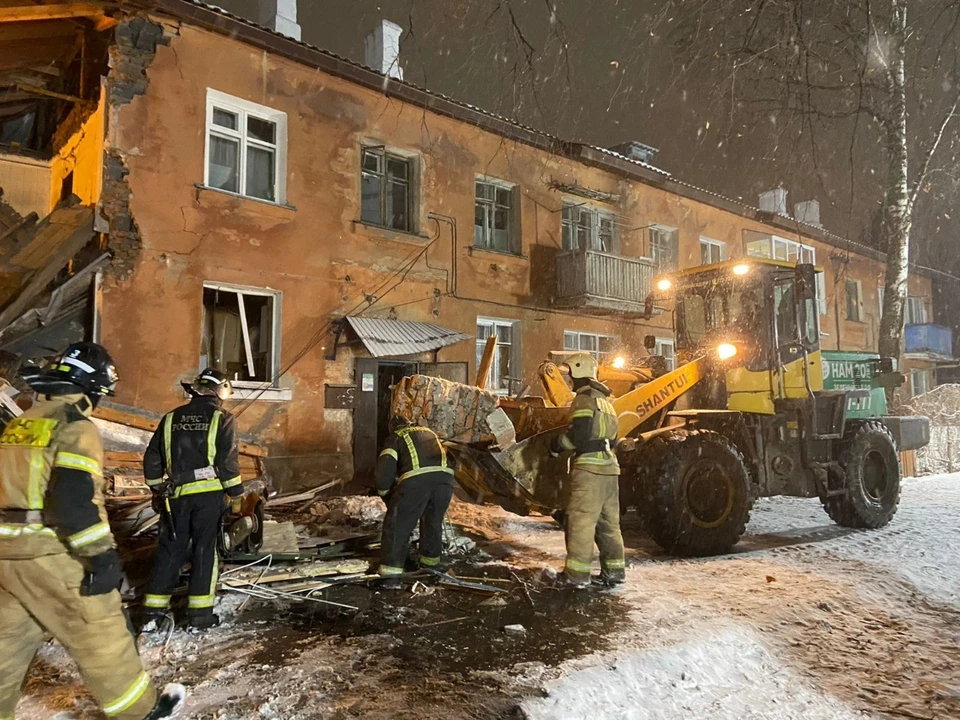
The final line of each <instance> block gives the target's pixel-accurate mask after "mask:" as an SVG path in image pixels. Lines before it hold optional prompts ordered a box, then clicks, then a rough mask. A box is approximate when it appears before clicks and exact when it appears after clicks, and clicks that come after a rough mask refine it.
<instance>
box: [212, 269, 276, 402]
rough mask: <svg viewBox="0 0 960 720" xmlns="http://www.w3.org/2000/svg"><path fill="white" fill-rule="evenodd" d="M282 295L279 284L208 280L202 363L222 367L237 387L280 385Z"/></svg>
mask: <svg viewBox="0 0 960 720" xmlns="http://www.w3.org/2000/svg"><path fill="white" fill-rule="evenodd" d="M280 297H281V296H280V293H279V292H276V291H273V290H267V289H260V288H247V287H238V286H233V285H221V284H218V283H204V286H203V318H202V321H201V327H202V328H203V335H202V338H201V342H200V367H201V368H205V367H214V368H217V369H218V370H221V371H222V372H224V373H226V375H227V377H229V378H230V380H231V381H233V384H234V386H235V387H237V388H241V389H242V388H245V387H246V388H256V389H262V388H263V387H264V386H265V384H266V386H267V387H273V388H278V385H277V383H278V378H277V374H278V371H279V367H280ZM254 394H255V393H254ZM268 399H269V398H268ZM274 399H277V398H274Z"/></svg>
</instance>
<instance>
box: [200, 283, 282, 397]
mask: <svg viewBox="0 0 960 720" xmlns="http://www.w3.org/2000/svg"><path fill="white" fill-rule="evenodd" d="M203 289H204V290H219V291H220V292H232V293H236V294H237V296H238V303H237V304H238V305H239V306H240V311H241V312H240V322H241V329H242V332H243V342H244V348H245V350H246V354H247V361H248V362H249V363H251V364H252V362H253V359H252V358H253V352H252V348H251V347H250V337H249V334H248V331H247V324H246V315H245V314H244V313H243V296H244V295H255V296H259V297H268V298H271V299H272V300H273V304H272V313H271V316H272V317H271V337H270V345H271V352H270V367H269V373H270V374H271V375H272V376H273V377H270V378H264V380H263V381H256V380H231V384H232V385H233V389H234V395H233V399H234V400H247V399H256V400H267V401H269V400H274V401H276V400H290V399H292V397H293V392H292V390H291V389H290V388H284V387H281V386H280V378H279V377H277V374H278V372H279V369H280V357H281V355H280V342H281V338H282V333H281V327H280V323H281V319H282V318H283V292H281V291H280V290H273V289H271V288H260V287H251V286H248V285H233V284H231V283H221V282H216V281H205V282H204V283H203ZM200 302H201V312H202V303H203V295H202V294H201V299H200ZM200 333H201V338H200V346H201V347H203V329H202V328H201V330H200ZM199 358H200V369H201V370H202V369H203V368H204V367H206V366H207V365H206V361H205V360H204V358H203V355H200V356H199Z"/></svg>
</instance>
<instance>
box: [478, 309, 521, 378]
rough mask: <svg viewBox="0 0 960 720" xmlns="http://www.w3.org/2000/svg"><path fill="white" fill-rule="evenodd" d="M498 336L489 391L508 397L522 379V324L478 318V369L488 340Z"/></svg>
mask: <svg viewBox="0 0 960 720" xmlns="http://www.w3.org/2000/svg"><path fill="white" fill-rule="evenodd" d="M491 335H496V336H497V352H496V354H495V355H494V356H493V365H492V366H491V368H490V376H489V377H488V378H487V390H489V391H490V392H495V393H499V394H501V395H508V394H509V393H510V392H511V391H512V390H513V388H514V386H515V385H519V384H520V382H521V380H522V378H521V375H522V371H521V368H520V323H518V322H514V321H513V320H498V319H494V318H477V367H478V368H479V367H480V362H481V360H482V359H483V351H484V349H485V348H486V346H487V338H488V337H490V336H491Z"/></svg>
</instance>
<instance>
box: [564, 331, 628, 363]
mask: <svg viewBox="0 0 960 720" xmlns="http://www.w3.org/2000/svg"><path fill="white" fill-rule="evenodd" d="M619 343H620V338H618V337H617V336H616V335H603V334H600V333H584V332H578V331H576V330H566V331H564V333H563V349H564V350H567V351H572V352H588V353H590V354H591V355H593V356H594V357H595V358H596V359H597V362H601V363H602V362H604V361H606V360H607V358H609V357H610V355H611V354H612V353H613V352H614V350H616V347H617V345H618V344H619Z"/></svg>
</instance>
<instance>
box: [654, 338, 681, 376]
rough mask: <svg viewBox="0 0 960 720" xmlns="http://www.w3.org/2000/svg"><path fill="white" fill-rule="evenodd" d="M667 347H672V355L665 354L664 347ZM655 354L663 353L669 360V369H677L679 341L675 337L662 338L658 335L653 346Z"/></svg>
mask: <svg viewBox="0 0 960 720" xmlns="http://www.w3.org/2000/svg"><path fill="white" fill-rule="evenodd" d="M665 347H669V348H670V355H669V356H667V355H664V353H663V349H664V348H665ZM653 354H654V355H663V357H664V359H665V360H666V362H667V371H668V372H669V371H670V370H676V369H677V342H676V340H674V339H673V338H662V337H658V338H657V341H656V343H655V344H654V346H653Z"/></svg>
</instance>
